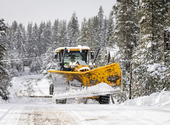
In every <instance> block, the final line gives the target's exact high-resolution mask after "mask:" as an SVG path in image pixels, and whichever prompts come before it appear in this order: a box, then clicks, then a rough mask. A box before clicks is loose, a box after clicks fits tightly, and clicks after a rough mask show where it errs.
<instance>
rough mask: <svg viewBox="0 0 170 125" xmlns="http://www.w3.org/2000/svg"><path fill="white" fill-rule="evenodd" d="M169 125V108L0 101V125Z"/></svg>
mask: <svg viewBox="0 0 170 125" xmlns="http://www.w3.org/2000/svg"><path fill="white" fill-rule="evenodd" d="M96 124H97V125H113V124H116V125H169V124H170V108H165V107H164V108H163V107H162V108H161V107H151V106H147V107H141V106H140V107H138V106H125V105H99V104H87V105H84V104H79V105H75V104H66V105H55V104H49V105H25V104H24V105H18V104H0V125H96Z"/></svg>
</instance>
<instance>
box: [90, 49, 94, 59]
mask: <svg viewBox="0 0 170 125" xmlns="http://www.w3.org/2000/svg"><path fill="white" fill-rule="evenodd" d="M90 55H91V59H94V51H91V52H90Z"/></svg>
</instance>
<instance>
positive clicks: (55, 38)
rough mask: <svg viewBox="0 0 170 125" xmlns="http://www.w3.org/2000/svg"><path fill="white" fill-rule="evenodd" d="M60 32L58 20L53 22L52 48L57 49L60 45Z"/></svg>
mask: <svg viewBox="0 0 170 125" xmlns="http://www.w3.org/2000/svg"><path fill="white" fill-rule="evenodd" d="M60 31H61V29H60V22H59V20H55V21H54V24H53V27H52V32H53V36H52V38H53V40H52V41H53V44H54V46H53V47H55V48H56V47H59V46H60V45H59V44H60V43H61V41H60V35H61V34H60Z"/></svg>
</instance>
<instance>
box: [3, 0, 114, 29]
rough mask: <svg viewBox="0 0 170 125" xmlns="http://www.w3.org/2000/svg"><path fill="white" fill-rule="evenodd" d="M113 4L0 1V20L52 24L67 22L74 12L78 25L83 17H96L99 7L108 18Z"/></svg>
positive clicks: (109, 1) (110, 1) (102, 0)
mask: <svg viewBox="0 0 170 125" xmlns="http://www.w3.org/2000/svg"><path fill="white" fill-rule="evenodd" d="M115 3H116V0H0V18H3V19H4V20H5V23H8V24H9V25H11V23H12V22H13V21H14V20H15V21H17V22H18V23H23V24H24V25H25V26H27V24H28V22H32V23H37V24H40V22H41V21H45V22H46V21H49V20H51V21H52V23H53V22H54V20H55V19H60V20H67V22H68V21H69V20H70V19H71V16H72V14H73V12H74V11H75V12H76V15H77V17H78V20H79V24H80V23H81V22H82V20H83V18H84V17H86V19H88V18H90V17H93V16H95V15H97V14H98V12H99V7H100V6H102V7H103V10H104V15H105V16H107V17H108V16H109V13H110V11H111V10H112V6H113V5H114V4H115Z"/></svg>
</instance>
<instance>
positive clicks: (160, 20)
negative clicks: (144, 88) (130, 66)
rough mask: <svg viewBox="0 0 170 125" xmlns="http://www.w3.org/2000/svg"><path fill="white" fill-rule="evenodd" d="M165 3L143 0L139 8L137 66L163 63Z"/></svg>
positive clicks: (156, 0)
mask: <svg viewBox="0 0 170 125" xmlns="http://www.w3.org/2000/svg"><path fill="white" fill-rule="evenodd" d="M163 7H164V6H163V3H162V1H160V0H149V1H147V0H143V1H142V2H141V4H140V6H139V11H138V18H139V25H140V42H139V46H138V48H137V51H136V52H135V55H134V58H135V63H136V64H138V65H139V64H146V63H147V64H153V63H161V62H162V61H163V59H162V57H163V55H162V45H163V43H162V33H161V32H162V30H163V24H164V12H163V11H162V9H163Z"/></svg>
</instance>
